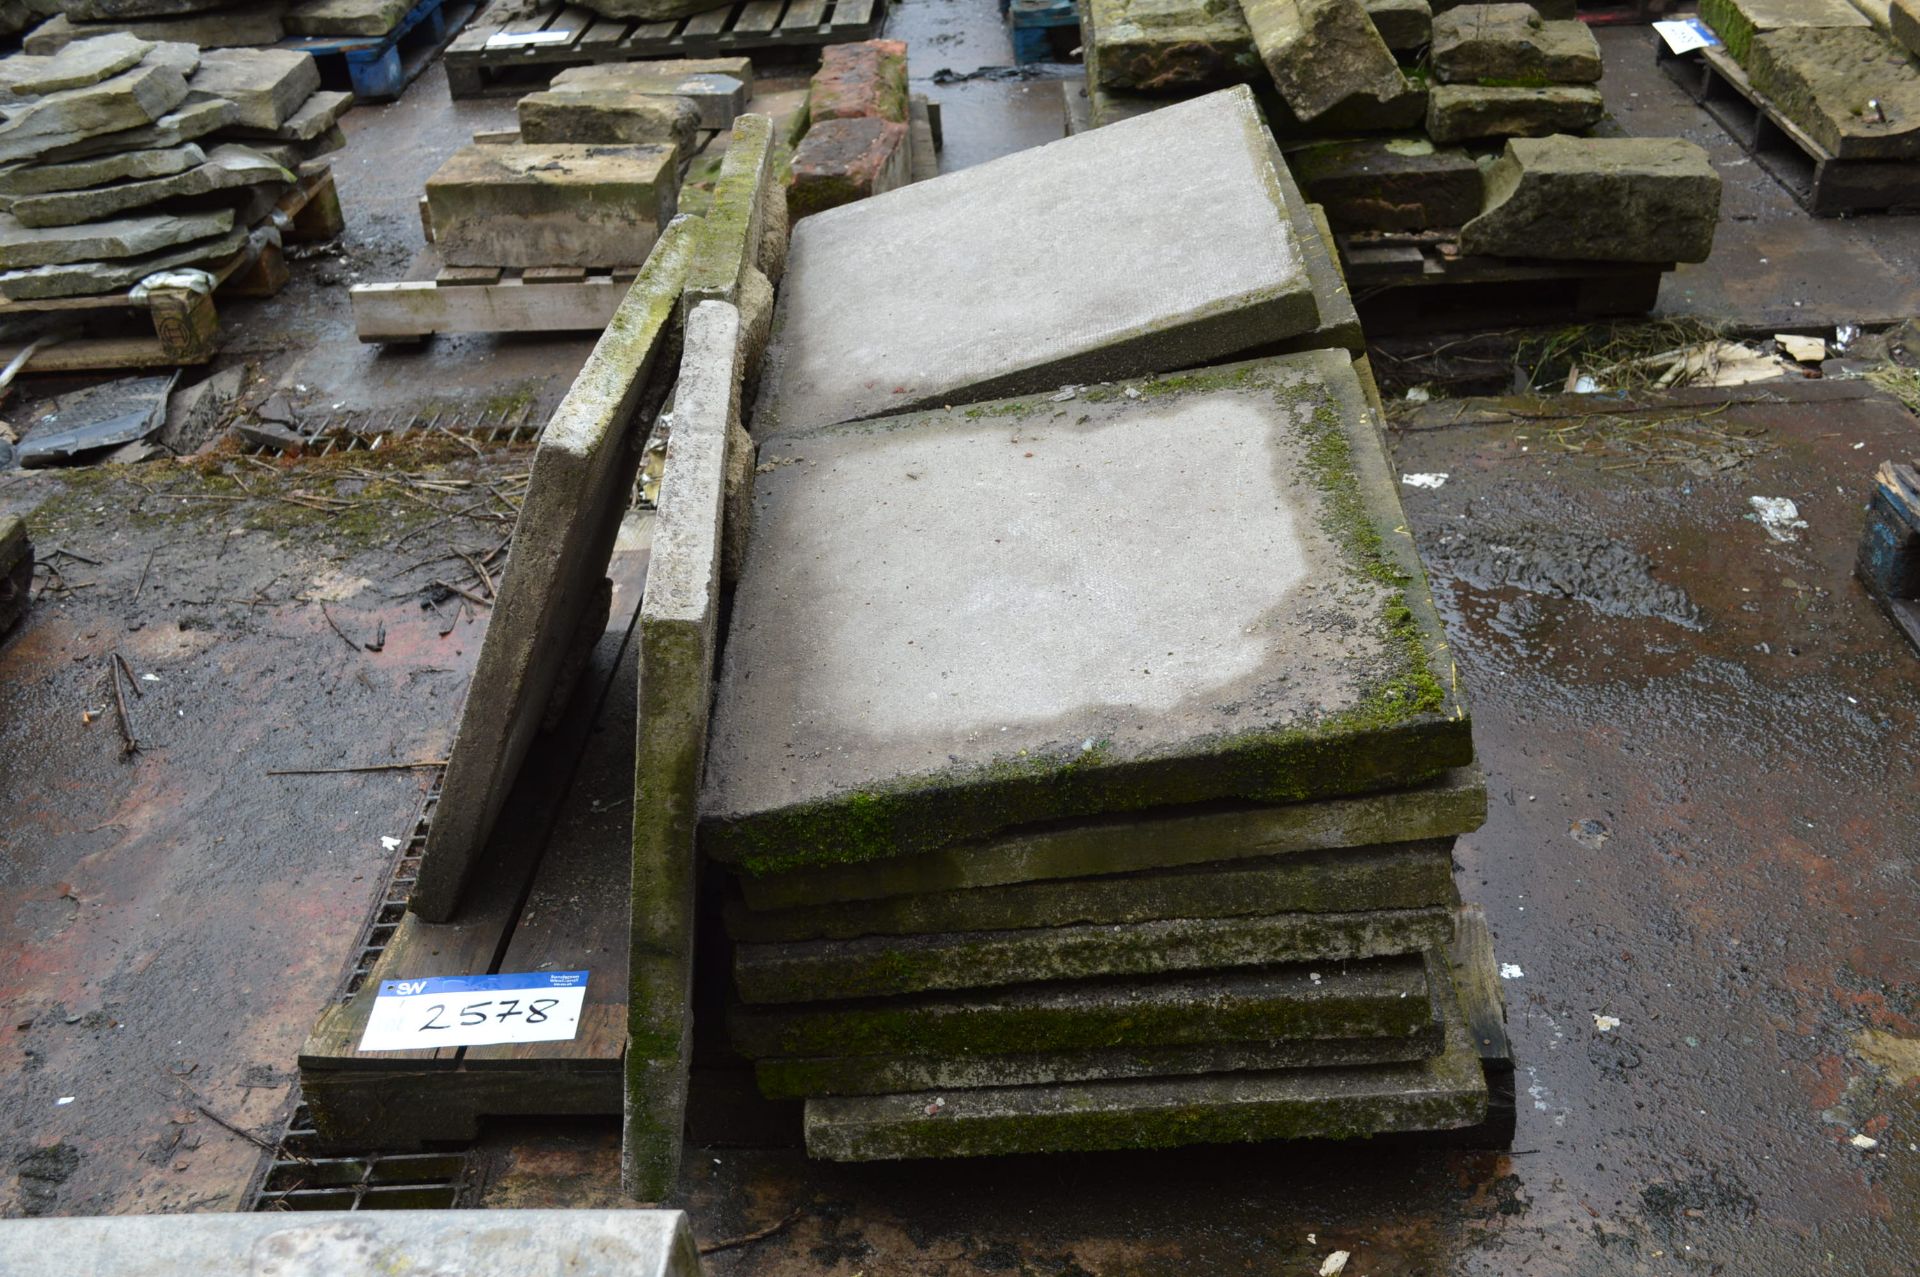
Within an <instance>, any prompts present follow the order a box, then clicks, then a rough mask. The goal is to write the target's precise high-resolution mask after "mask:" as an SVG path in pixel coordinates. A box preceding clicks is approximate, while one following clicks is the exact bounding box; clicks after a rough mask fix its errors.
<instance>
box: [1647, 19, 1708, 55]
mask: <svg viewBox="0 0 1920 1277" xmlns="http://www.w3.org/2000/svg"><path fill="white" fill-rule="evenodd" d="M1653 29H1654V30H1655V31H1658V32H1659V33H1660V38H1661V39H1662V40H1665V41H1666V42H1667V48H1669V49H1671V50H1673V51H1674V52H1675V53H1692V52H1693V51H1694V50H1695V49H1712V48H1718V47H1719V44H1720V37H1719V36H1717V35H1715V34H1714V33H1713V28H1712V27H1709V26H1708V25H1707V24H1706V23H1704V22H1702V21H1700V19H1698V18H1674V19H1671V20H1669V21H1666V22H1656V23H1654V24H1653Z"/></svg>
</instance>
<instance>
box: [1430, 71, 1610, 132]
mask: <svg viewBox="0 0 1920 1277" xmlns="http://www.w3.org/2000/svg"><path fill="white" fill-rule="evenodd" d="M1606 113H1607V104H1606V101H1605V99H1603V98H1602V97H1601V96H1600V90H1598V89H1596V88H1591V87H1589V86H1587V85H1582V84H1561V85H1553V86H1550V87H1548V88H1543V89H1535V88H1525V87H1517V88H1509V87H1506V86H1503V85H1502V86H1495V85H1483V84H1436V85H1434V86H1433V88H1432V89H1431V90H1430V91H1429V92H1428V94H1427V136H1428V137H1430V138H1432V139H1433V140H1434V141H1435V142H1437V143H1439V144H1440V145H1442V146H1447V145H1451V144H1452V143H1455V142H1471V141H1475V140H1478V139H1481V138H1502V137H1548V136H1551V135H1553V134H1555V133H1584V132H1586V131H1587V130H1588V129H1590V128H1592V127H1593V126H1594V125H1596V124H1598V123H1599V122H1600V117H1602V116H1603V115H1605V114H1606Z"/></svg>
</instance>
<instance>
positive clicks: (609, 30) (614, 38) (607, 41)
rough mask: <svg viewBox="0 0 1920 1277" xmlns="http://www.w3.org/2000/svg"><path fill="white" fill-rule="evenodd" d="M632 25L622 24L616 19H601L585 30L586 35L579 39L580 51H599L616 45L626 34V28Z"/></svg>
mask: <svg viewBox="0 0 1920 1277" xmlns="http://www.w3.org/2000/svg"><path fill="white" fill-rule="evenodd" d="M632 25H633V24H632V23H630V22H623V21H621V20H620V19H618V18H602V19H600V20H599V21H598V22H596V23H594V24H593V25H592V26H591V27H589V28H587V33H586V34H585V35H583V36H581V37H580V40H579V47H580V48H582V49H588V48H592V49H599V48H603V47H606V46H608V45H614V44H618V43H619V42H620V40H621V39H622V38H623V37H624V36H625V35H626V34H627V28H628V27H630V26H632Z"/></svg>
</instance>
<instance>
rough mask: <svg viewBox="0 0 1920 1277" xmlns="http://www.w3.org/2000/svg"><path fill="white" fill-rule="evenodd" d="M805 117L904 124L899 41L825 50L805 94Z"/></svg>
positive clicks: (867, 42) (902, 60) (904, 92)
mask: <svg viewBox="0 0 1920 1277" xmlns="http://www.w3.org/2000/svg"><path fill="white" fill-rule="evenodd" d="M807 116H808V118H809V119H810V120H811V121H812V123H813V124H818V123H820V121H822V120H867V119H873V120H888V121H891V122H892V123H894V124H905V123H907V46H906V43H905V42H904V41H901V40H863V41H861V42H859V43H857V44H830V45H828V46H827V47H826V48H825V49H823V50H821V53H820V69H819V70H818V71H815V72H814V73H813V82H812V83H811V84H810V85H809V86H808V88H807Z"/></svg>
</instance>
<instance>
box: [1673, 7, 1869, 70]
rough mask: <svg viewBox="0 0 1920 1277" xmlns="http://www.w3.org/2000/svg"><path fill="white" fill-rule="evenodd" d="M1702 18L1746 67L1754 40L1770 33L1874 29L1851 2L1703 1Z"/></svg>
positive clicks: (1733, 55)
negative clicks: (1838, 28)
mask: <svg viewBox="0 0 1920 1277" xmlns="http://www.w3.org/2000/svg"><path fill="white" fill-rule="evenodd" d="M1700 17H1701V18H1702V19H1703V20H1704V21H1705V22H1706V24H1707V25H1708V26H1710V27H1712V28H1713V33H1714V34H1715V35H1717V36H1719V37H1720V41H1721V43H1723V44H1725V45H1726V46H1727V52H1728V54H1730V55H1731V56H1732V57H1733V60H1734V61H1735V62H1738V63H1740V64H1741V65H1743V66H1744V65H1745V64H1746V61H1747V55H1748V54H1749V53H1750V52H1751V51H1752V48H1753V41H1754V37H1755V36H1760V35H1765V34H1766V33H1767V32H1769V31H1783V30H1786V29H1788V28H1792V27H1812V28H1828V27H1865V28H1868V29H1871V28H1872V26H1873V23H1872V21H1871V20H1870V19H1869V18H1868V17H1867V16H1866V15H1865V14H1864V13H1861V12H1860V10H1859V9H1857V8H1855V7H1854V6H1853V5H1852V4H1851V3H1850V2H1849V0H1700Z"/></svg>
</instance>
